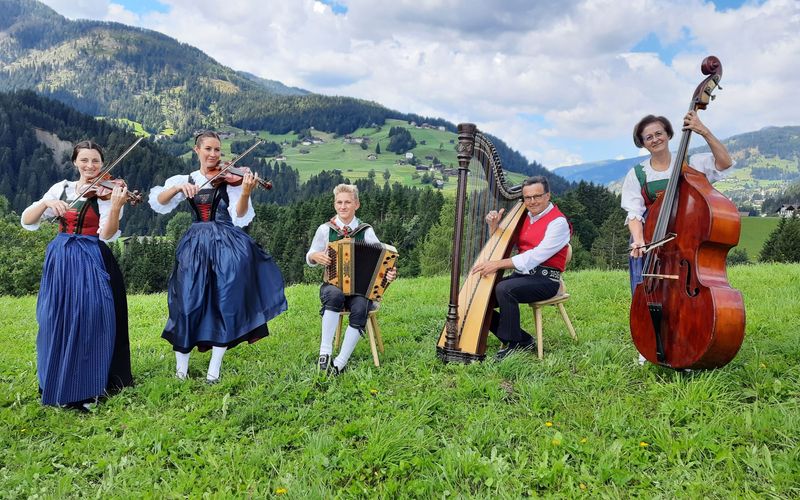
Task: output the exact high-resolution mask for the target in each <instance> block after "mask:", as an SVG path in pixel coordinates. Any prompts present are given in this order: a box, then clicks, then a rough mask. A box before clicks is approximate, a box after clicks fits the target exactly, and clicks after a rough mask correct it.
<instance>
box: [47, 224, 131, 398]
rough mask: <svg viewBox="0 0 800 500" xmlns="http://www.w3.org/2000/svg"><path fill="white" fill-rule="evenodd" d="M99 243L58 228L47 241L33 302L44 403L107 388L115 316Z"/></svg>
mask: <svg viewBox="0 0 800 500" xmlns="http://www.w3.org/2000/svg"><path fill="white" fill-rule="evenodd" d="M99 244H100V240H99V239H98V238H97V236H86V235H75V234H66V233H59V234H58V235H57V236H56V237H55V239H53V241H51V242H50V244H49V245H48V246H47V253H46V254H45V259H44V268H43V272H42V280H41V284H40V287H39V297H38V301H37V303H36V320H37V322H38V323H39V334H38V336H37V337H36V359H37V375H38V378H39V388H40V390H41V392H42V403H44V404H46V405H66V404H70V403H75V402H81V401H85V400H88V399H92V398H95V397H98V396H101V395H103V394H105V392H106V387H107V384H108V375H109V366H110V364H111V359H112V356H113V354H114V342H115V329H116V327H115V323H116V319H115V312H114V298H113V295H112V290H111V283H110V277H109V274H108V272H106V269H105V265H104V263H103V257H102V255H101V253H100V247H99Z"/></svg>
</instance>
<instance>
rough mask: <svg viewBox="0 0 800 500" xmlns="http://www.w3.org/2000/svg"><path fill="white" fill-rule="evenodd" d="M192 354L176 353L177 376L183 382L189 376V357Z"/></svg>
mask: <svg viewBox="0 0 800 500" xmlns="http://www.w3.org/2000/svg"><path fill="white" fill-rule="evenodd" d="M190 354H191V353H189V352H187V353H183V352H178V351H175V376H176V377H178V378H179V379H181V380H183V379H185V378H186V377H187V375H188V374H189V355H190Z"/></svg>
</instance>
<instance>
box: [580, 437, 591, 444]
mask: <svg viewBox="0 0 800 500" xmlns="http://www.w3.org/2000/svg"><path fill="white" fill-rule="evenodd" d="M587 442H589V440H588V439H586V438H583V439H581V443H587Z"/></svg>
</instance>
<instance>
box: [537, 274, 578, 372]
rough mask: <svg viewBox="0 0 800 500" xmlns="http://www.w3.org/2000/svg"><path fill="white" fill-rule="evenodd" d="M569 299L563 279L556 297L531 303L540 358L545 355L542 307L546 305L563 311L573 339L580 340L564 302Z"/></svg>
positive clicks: (562, 315) (562, 314)
mask: <svg viewBox="0 0 800 500" xmlns="http://www.w3.org/2000/svg"><path fill="white" fill-rule="evenodd" d="M567 300H569V294H568V293H567V291H566V289H565V288H564V282H563V281H562V282H561V287H560V288H559V290H558V293H557V294H556V295H555V296H554V297H552V298H549V299H547V300H540V301H539V302H531V303H530V306H531V309H533V317H534V322H535V323H536V349H537V351H538V354H539V359H542V358H543V357H544V353H543V349H542V308H543V307H544V306H557V307H558V311H559V312H560V313H561V317H562V318H563V319H564V323H566V324H567V330H569V334H570V335H571V336H572V339H573V340H578V335H577V334H576V333H575V328H573V327H572V322H571V321H570V320H569V316H568V315H567V310H566V309H565V308H564V302H566V301H567Z"/></svg>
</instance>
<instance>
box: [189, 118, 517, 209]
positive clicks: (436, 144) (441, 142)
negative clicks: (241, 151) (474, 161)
mask: <svg viewBox="0 0 800 500" xmlns="http://www.w3.org/2000/svg"><path fill="white" fill-rule="evenodd" d="M392 127H403V128H405V129H407V130H408V131H409V133H410V134H411V136H412V137H413V138H414V140H416V141H417V147H416V148H414V150H413V151H412V152H413V153H414V156H416V157H417V158H418V159H419V160H420V162H421V163H422V164H425V165H430V164H431V160H429V159H426V156H430V157H434V156H435V157H437V158H439V161H441V162H442V164H444V165H445V166H446V167H453V168H457V167H458V160H457V158H456V150H455V147H456V142H457V141H458V136H457V135H456V134H454V133H452V132H447V131H440V130H436V129H429V128H417V127H414V126H411V125H409V124H408V123H407V122H405V121H402V120H386V123H384V124H383V125H381V126H380V127H377V128H373V127H369V128H360V129H358V130H356V131H355V132H353V133H352V134H350V135H352V136H353V137H367V138H368V139H369V143H368V147H367V149H361V145H360V144H345V143H344V137H341V136H336V135H335V134H332V133H328V132H322V131H319V130H314V131H313V135H314V137H316V138H319V139H322V140H323V141H324V142H323V143H321V144H302V143H298V144H297V145H295V146H292V142H293V141H296V140H297V134H293V133H290V134H271V133H269V132H265V131H258V132H257V134H258V137H259V138H261V139H264V140H267V141H272V142H277V143H278V144H283V146H282V148H283V155H282V156H283V157H284V158H285V159H283V160H281V161H285V162H286V164H287V165H289V166H291V167H292V168H294V169H296V170H297V171H298V172H299V173H300V180H301V182H304V181H307V180H308V179H309V178H310V177H311V176H312V175H315V174H318V173H320V172H321V171H323V170H329V171H330V170H341V171H342V174H343V175H344V176H345V177H348V178H349V179H350V180H351V181H355V180H357V179H365V178H367V177H368V176H369V175H370V171H373V170H374V173H375V178H376V180H378V181H379V182H380V183H383V173H384V172H385V171H386V170H387V169H388V170H389V173H390V174H391V177H390V178H389V181H390V182H392V183H394V182H399V183H400V184H402V185H404V186H417V187H422V186H423V184H422V183H421V182H420V179H418V178H417V179H415V178H414V176H415V175H416V174H417V171H416V168H415V167H414V166H413V165H399V164H397V161H398V160H401V159H403V160H405V155H398V154H395V153H393V152H391V151H387V150H386V146H388V145H389V130H390V129H391V128H392ZM220 131H222V132H230V133H235V134H236V135H235V136H234V137H233V138H231V139H224V140H223V141H222V149H223V151H224V152H225V154H226V155H227V156H226V157H227V158H233V157H235V156H236V155H234V154H231V153H230V146H231V142H233V141H242V140H246V139H248V138H252V136H249V135H246V134H245V133H244V132H243V131H242V130H240V129H236V128H233V127H222V128H221V129H220ZM451 141H453V142H451ZM423 142H424V144H423ZM284 143H287V144H284ZM378 144H380V147H381V154H378V155H376V159H375V160H370V159H368V156H369V155H370V154H373V153H375V147H376V145H378ZM190 155H191V153H188V154H187V155H186V156H187V157H188V156H190ZM422 173H423V172H420V173H419V175H420V176H421V175H422ZM507 177H508V179H509V182H511V183H512V184H519V183H521V182H522V180H523V179H525V176H524V175H522V174H519V173H514V172H509V173H508V174H507ZM436 179H438V180H444V179H443V177H442V175H441V173H439V172H437V173H436ZM457 180H458V179H457V177H456V176H449V177H448V179H447V180H446V181H445V184H444V187H443V189H442V190H443V191H444V192H445V193H455V191H456V184H457Z"/></svg>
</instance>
